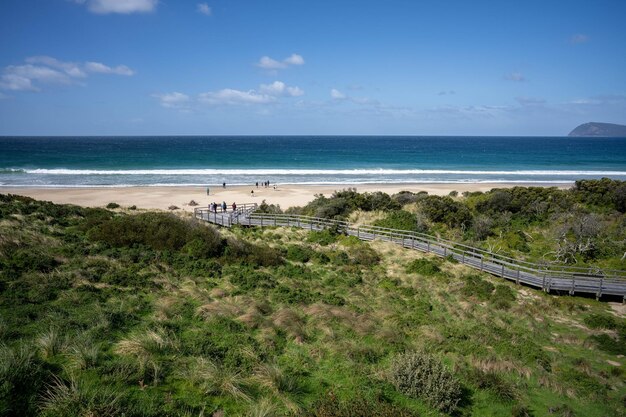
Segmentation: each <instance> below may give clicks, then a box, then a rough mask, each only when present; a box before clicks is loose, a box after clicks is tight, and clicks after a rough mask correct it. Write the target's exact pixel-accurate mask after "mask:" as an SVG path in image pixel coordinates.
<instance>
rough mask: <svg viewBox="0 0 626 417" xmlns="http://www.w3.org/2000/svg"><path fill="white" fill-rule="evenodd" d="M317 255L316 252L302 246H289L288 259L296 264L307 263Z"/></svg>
mask: <svg viewBox="0 0 626 417" xmlns="http://www.w3.org/2000/svg"><path fill="white" fill-rule="evenodd" d="M314 255H315V252H314V251H313V250H312V249H311V248H308V247H304V246H300V245H289V246H288V247H287V259H289V260H290V261H294V262H302V263H306V262H309V260H310V259H311V258H312V257H313V256H314Z"/></svg>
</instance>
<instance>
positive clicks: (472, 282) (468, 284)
mask: <svg viewBox="0 0 626 417" xmlns="http://www.w3.org/2000/svg"><path fill="white" fill-rule="evenodd" d="M494 289H495V287H494V286H493V284H492V283H490V282H489V281H485V280H484V279H482V278H481V277H479V276H478V275H469V276H466V277H465V285H464V286H463V288H462V289H461V294H463V295H464V296H466V297H475V298H477V299H479V300H481V301H485V300H488V299H490V298H491V296H492V293H493V290H494Z"/></svg>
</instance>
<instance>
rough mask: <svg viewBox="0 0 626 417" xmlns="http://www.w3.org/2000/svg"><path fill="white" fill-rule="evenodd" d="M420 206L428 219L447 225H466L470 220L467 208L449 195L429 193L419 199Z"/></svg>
mask: <svg viewBox="0 0 626 417" xmlns="http://www.w3.org/2000/svg"><path fill="white" fill-rule="evenodd" d="M420 208H421V210H422V212H423V213H424V214H425V215H426V216H427V217H428V219H429V220H430V221H432V222H438V223H444V224H446V225H448V226H449V227H467V226H469V225H470V223H471V222H472V214H471V213H470V211H469V208H467V206H466V205H465V204H463V203H461V202H458V201H454V200H453V199H452V198H450V197H439V196H435V195H430V196H428V197H426V198H424V199H422V200H421V201H420Z"/></svg>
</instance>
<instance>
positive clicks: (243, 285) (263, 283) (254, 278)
mask: <svg viewBox="0 0 626 417" xmlns="http://www.w3.org/2000/svg"><path fill="white" fill-rule="evenodd" d="M232 271H233V274H232V275H231V276H230V282H231V283H232V284H233V285H236V286H238V287H239V288H240V289H242V290H243V291H250V290H253V289H255V288H274V287H275V286H276V281H275V280H274V278H273V277H272V276H271V275H269V274H266V273H265V272H261V271H255V270H254V269H251V268H244V267H238V268H233V269H232Z"/></svg>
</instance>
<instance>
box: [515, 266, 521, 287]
mask: <svg viewBox="0 0 626 417" xmlns="http://www.w3.org/2000/svg"><path fill="white" fill-rule="evenodd" d="M519 274H520V267H519V266H518V267H517V278H516V279H515V283H516V284H517V285H519Z"/></svg>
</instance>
